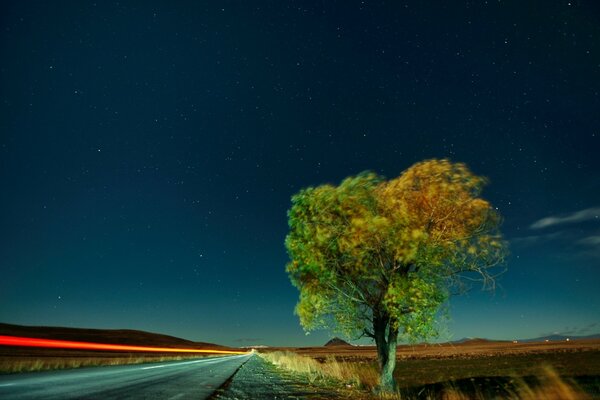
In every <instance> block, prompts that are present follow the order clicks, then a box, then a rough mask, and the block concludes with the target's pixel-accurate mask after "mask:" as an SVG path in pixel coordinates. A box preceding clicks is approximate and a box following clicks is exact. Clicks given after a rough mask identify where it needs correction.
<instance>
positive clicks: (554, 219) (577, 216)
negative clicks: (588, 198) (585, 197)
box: [530, 207, 600, 229]
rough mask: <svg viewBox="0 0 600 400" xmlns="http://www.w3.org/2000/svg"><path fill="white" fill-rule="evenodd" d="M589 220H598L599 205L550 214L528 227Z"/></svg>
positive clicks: (535, 227)
mask: <svg viewBox="0 0 600 400" xmlns="http://www.w3.org/2000/svg"><path fill="white" fill-rule="evenodd" d="M589 220H599V221H600V207H593V208H586V209H585V210H580V211H576V212H574V213H571V214H566V215H551V216H549V217H546V218H542V219H540V220H538V221H535V222H534V223H533V224H531V226H530V228H531V229H543V228H548V227H550V226H554V225H561V224H573V223H577V222H583V221H589Z"/></svg>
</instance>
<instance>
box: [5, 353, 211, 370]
mask: <svg viewBox="0 0 600 400" xmlns="http://www.w3.org/2000/svg"><path fill="white" fill-rule="evenodd" d="M202 357H206V356H198V355H195V356H172V355H171V356H137V355H131V356H128V357H0V373H5V374H6V373H8V374H10V373H20V372H34V371H49V370H57V369H72V368H81V367H100V366H108V365H127V364H142V363H152V362H163V361H177V360H189V359H196V358H202Z"/></svg>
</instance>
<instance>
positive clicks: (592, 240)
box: [577, 235, 600, 246]
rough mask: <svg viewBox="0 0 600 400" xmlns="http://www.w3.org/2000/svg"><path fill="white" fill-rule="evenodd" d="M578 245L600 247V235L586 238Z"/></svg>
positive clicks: (580, 240) (579, 241)
mask: <svg viewBox="0 0 600 400" xmlns="http://www.w3.org/2000/svg"><path fill="white" fill-rule="evenodd" d="M577 243H578V244H582V245H584V246H600V235H592V236H588V237H584V238H583V239H579V240H578V241H577Z"/></svg>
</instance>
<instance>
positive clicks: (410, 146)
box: [0, 0, 600, 346]
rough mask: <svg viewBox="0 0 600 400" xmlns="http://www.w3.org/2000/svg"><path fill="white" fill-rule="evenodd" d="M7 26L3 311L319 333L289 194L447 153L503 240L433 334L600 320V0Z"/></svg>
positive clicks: (549, 328)
mask: <svg viewBox="0 0 600 400" xmlns="http://www.w3.org/2000/svg"><path fill="white" fill-rule="evenodd" d="M251 3H254V4H251ZM0 24H1V29H2V30H1V32H2V33H1V35H0V100H1V101H0V182H1V190H0V273H1V275H0V321H1V322H7V323H16V324H25V325H53V326H73V327H90V328H130V329H142V330H148V331H152V332H160V333H165V334H171V335H175V336H179V337H183V338H187V339H191V340H201V341H209V342H215V343H221V344H226V345H234V346H242V345H250V344H270V345H314V344H318V345H320V344H323V343H324V342H325V341H326V340H327V339H328V338H329V337H330V335H331V334H330V333H329V332H326V331H323V332H317V333H313V334H311V335H309V336H306V335H305V334H304V333H303V331H302V329H301V327H300V325H299V322H298V319H297V317H296V316H295V315H294V314H293V308H294V305H295V303H296V301H297V298H298V292H297V290H296V289H295V288H294V287H293V286H292V285H291V283H290V282H289V280H288V277H287V275H286V273H285V264H286V262H287V260H288V258H287V255H286V252H285V248H284V245H283V241H284V238H285V235H286V233H287V217H286V211H287V209H288V208H289V206H290V197H291V196H292V195H293V194H294V193H296V192H297V191H298V190H300V189H301V188H303V187H306V186H309V185H319V184H322V183H339V181H340V180H341V179H343V178H344V177H346V176H349V175H353V174H357V173H359V172H361V171H363V170H372V171H375V172H377V173H379V174H382V175H384V176H386V177H388V178H393V177H396V176H398V175H399V174H400V173H401V172H402V171H403V170H405V169H406V168H408V167H409V166H411V165H412V164H413V163H415V162H417V161H420V160H423V159H428V158H445V157H448V158H450V159H451V160H453V161H462V162H465V163H467V164H468V165H469V167H470V168H471V169H472V170H473V171H474V172H475V173H476V174H479V175H484V176H487V177H488V178H489V179H490V184H489V186H488V187H487V188H486V190H485V191H484V197H485V198H487V199H488V200H490V201H491V202H492V204H493V205H494V206H496V207H498V209H499V211H500V213H501V214H502V215H503V217H504V223H503V228H502V231H503V233H504V235H505V237H506V238H507V239H508V240H509V241H510V251H511V255H510V257H509V258H508V260H507V263H506V267H507V269H508V270H507V272H506V273H505V274H504V275H503V276H502V278H501V279H500V281H499V283H500V286H499V288H498V289H497V291H496V292H495V294H489V293H482V292H480V291H478V290H475V291H473V292H471V293H469V294H468V295H467V296H463V297H456V298H453V299H452V300H451V316H452V320H451V321H450V322H449V323H448V324H447V334H446V336H444V337H443V338H442V339H444V340H448V339H450V340H454V339H459V338H461V337H488V338H494V339H515V338H519V339H520V338H528V337H536V336H540V335H545V334H549V333H554V332H559V333H564V334H568V335H576V334H580V335H585V334H591V333H598V332H600V290H598V289H599V286H598V284H599V282H600V218H599V215H600V178H599V173H600V7H598V4H596V2H594V1H589V2H584V1H577V0H573V1H538V2H536V1H532V2H524V1H519V0H516V1H495V0H489V1H474V2H459V1H450V2H447V1H439V2H437V1H435V2H424V1H414V2H399V1H389V2H375V1H362V2H352V1H306V2H300V1H279V0H277V1H259V2H250V1H237V2H231V1H223V2H219V1H211V2H201V1H194V2H192V1H189V2H184V1H180V2H169V1H146V0H145V1H131V2H129V1H122V2H105V1H98V2H97V3H93V2H88V1H72V2H45V1H40V2H33V1H14V2H8V1H4V2H2V5H1V8H0Z"/></svg>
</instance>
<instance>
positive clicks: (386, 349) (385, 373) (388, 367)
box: [373, 317, 398, 393]
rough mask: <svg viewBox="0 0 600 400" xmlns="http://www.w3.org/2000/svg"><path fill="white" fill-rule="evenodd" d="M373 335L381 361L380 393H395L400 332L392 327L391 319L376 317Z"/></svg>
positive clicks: (378, 357) (378, 358)
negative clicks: (397, 348) (395, 371)
mask: <svg viewBox="0 0 600 400" xmlns="http://www.w3.org/2000/svg"><path fill="white" fill-rule="evenodd" d="M373 334H374V336H375V345H376V346H377V360H378V361H379V373H380V375H379V391H380V392H388V393H389V392H393V391H395V390H396V381H395V380H394V369H395V368H396V346H397V340H398V330H397V329H394V328H393V327H392V323H391V321H390V318H389V317H376V318H375V319H374V321H373Z"/></svg>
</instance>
